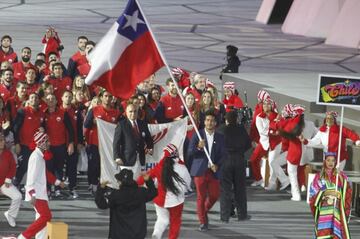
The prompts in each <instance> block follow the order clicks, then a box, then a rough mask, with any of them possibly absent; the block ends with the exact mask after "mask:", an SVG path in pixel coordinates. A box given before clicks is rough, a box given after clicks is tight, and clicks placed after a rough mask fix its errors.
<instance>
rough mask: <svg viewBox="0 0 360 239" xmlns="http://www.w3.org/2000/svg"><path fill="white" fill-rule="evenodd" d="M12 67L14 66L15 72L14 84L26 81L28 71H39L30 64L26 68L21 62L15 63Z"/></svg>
mask: <svg viewBox="0 0 360 239" xmlns="http://www.w3.org/2000/svg"><path fill="white" fill-rule="evenodd" d="M12 66H13V70H14V83H15V82H17V81H19V80H21V81H22V80H25V79H26V77H25V74H26V72H27V70H28V69H30V68H33V69H37V68H36V67H35V66H34V65H33V64H31V63H30V62H29V64H28V65H27V66H25V65H24V64H23V63H22V62H21V61H20V62H16V63H14V64H13V65H12Z"/></svg>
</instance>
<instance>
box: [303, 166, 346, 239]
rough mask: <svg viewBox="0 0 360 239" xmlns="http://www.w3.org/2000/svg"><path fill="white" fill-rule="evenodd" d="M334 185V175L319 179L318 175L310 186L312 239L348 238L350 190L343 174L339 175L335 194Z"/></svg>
mask: <svg viewBox="0 0 360 239" xmlns="http://www.w3.org/2000/svg"><path fill="white" fill-rule="evenodd" d="M335 183H336V175H335V174H332V175H328V177H321V175H320V173H318V174H316V176H315V178H314V181H313V182H312V184H311V187H310V207H311V211H312V213H313V216H314V219H315V237H314V238H317V239H327V238H329V239H330V238H331V239H349V238H350V233H349V229H348V224H347V219H348V217H349V214H350V209H351V193H352V190H351V187H350V186H349V185H348V181H347V177H346V175H345V174H344V173H343V172H340V173H339V183H338V184H339V185H338V192H337V193H336V191H335V190H336V189H335V186H336V185H335ZM335 195H336V196H335ZM335 198H337V199H336V200H335Z"/></svg>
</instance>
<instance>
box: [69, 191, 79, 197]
mask: <svg viewBox="0 0 360 239" xmlns="http://www.w3.org/2000/svg"><path fill="white" fill-rule="evenodd" d="M70 195H71V197H72V198H73V199H76V198H78V197H79V194H78V193H77V192H76V191H75V190H71V191H70Z"/></svg>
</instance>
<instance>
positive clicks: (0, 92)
mask: <svg viewBox="0 0 360 239" xmlns="http://www.w3.org/2000/svg"><path fill="white" fill-rule="evenodd" d="M14 88H15V87H11V88H10V89H8V88H7V87H6V86H5V85H4V84H0V96H1V97H2V98H3V99H4V102H5V104H6V102H7V100H8V99H9V98H10V97H11V96H12V95H13V94H14V93H15V89H14Z"/></svg>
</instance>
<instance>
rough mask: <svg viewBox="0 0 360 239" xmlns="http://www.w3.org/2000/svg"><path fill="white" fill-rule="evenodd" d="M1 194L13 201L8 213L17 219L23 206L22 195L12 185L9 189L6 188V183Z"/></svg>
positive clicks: (0, 189) (0, 190) (1, 189)
mask: <svg viewBox="0 0 360 239" xmlns="http://www.w3.org/2000/svg"><path fill="white" fill-rule="evenodd" d="M0 192H1V193H2V194H4V195H5V196H7V197H9V198H10V199H11V204H10V207H9V210H8V212H9V215H10V216H11V217H13V218H16V217H17V215H18V213H19V209H20V206H21V199H22V196H21V193H20V192H19V190H18V189H17V188H16V187H15V186H14V185H12V184H10V186H9V187H8V188H7V187H6V186H5V183H4V184H3V185H2V186H1V188H0Z"/></svg>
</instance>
